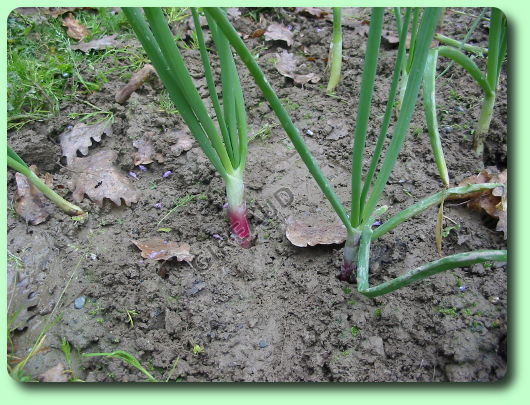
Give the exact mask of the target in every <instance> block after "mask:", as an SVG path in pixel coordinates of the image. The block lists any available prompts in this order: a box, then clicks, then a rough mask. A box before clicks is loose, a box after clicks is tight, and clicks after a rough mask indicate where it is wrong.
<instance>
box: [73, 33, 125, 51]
mask: <svg viewBox="0 0 530 405" xmlns="http://www.w3.org/2000/svg"><path fill="white" fill-rule="evenodd" d="M117 42H118V41H116V34H112V35H105V36H104V37H101V38H99V39H94V40H92V41H90V42H80V43H78V44H77V45H72V46H70V48H71V49H73V50H76V51H82V52H84V53H89V52H90V51H91V50H94V51H97V50H100V49H107V48H110V47H112V46H116V43H117Z"/></svg>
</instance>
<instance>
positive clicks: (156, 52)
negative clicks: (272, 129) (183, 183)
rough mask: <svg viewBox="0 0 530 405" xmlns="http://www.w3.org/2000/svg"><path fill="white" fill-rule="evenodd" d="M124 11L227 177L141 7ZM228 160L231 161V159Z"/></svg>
mask: <svg viewBox="0 0 530 405" xmlns="http://www.w3.org/2000/svg"><path fill="white" fill-rule="evenodd" d="M123 12H124V14H125V15H126V17H127V19H128V20H129V23H130V24H131V26H132V27H133V30H134V32H135V33H136V36H137V37H138V39H139V40H140V42H141V44H142V46H143V47H144V49H145V51H146V53H147V55H148V57H149V59H150V60H151V63H152V64H153V66H154V67H155V69H156V71H157V73H158V75H159V76H160V79H161V80H162V82H163V83H164V86H165V87H166V89H167V90H168V93H169V96H170V98H171V100H172V101H173V103H174V104H175V106H176V107H177V109H178V111H179V112H180V114H181V116H182V118H183V120H184V122H185V123H186V125H188V127H189V128H190V131H191V133H192V134H193V136H194V137H195V139H196V140H197V142H198V143H199V146H200V147H201V149H202V150H203V151H204V153H205V154H206V156H207V157H208V159H210V161H211V162H212V164H213V166H214V167H215V169H216V170H217V171H218V172H219V174H221V176H223V177H226V175H227V172H228V171H227V169H225V166H224V165H223V162H222V161H221V159H220V158H219V155H218V154H217V152H216V150H215V149H214V148H213V146H212V144H211V141H210V139H209V138H208V137H207V135H206V133H205V132H204V128H203V127H202V126H201V124H200V122H199V120H198V119H197V117H196V116H195V113H194V112H193V110H192V109H191V107H190V106H189V105H188V103H187V101H186V100H185V98H184V96H183V95H182V92H181V90H180V88H179V86H178V83H177V82H176V79H175V76H174V75H172V74H171V71H170V68H169V65H168V64H167V61H166V60H165V58H164V56H163V55H162V52H161V50H160V48H159V47H158V43H157V41H156V40H155V38H154V36H153V34H152V32H151V30H150V28H149V26H148V25H147V22H146V21H145V18H144V17H143V15H142V13H141V12H140V9H138V8H133V7H124V8H123ZM228 162H230V160H229V159H228Z"/></svg>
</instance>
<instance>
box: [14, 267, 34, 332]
mask: <svg viewBox="0 0 530 405" xmlns="http://www.w3.org/2000/svg"><path fill="white" fill-rule="evenodd" d="M7 291H8V293H7V294H8V295H7V301H8V308H7V313H8V319H12V323H11V324H10V326H9V327H10V328H11V329H16V330H18V331H22V330H24V329H25V328H26V327H27V326H28V325H27V323H28V321H29V320H30V319H31V318H33V317H34V316H35V315H36V312H35V311H32V310H31V309H32V308H35V307H36V306H37V304H38V303H39V298H38V294H37V292H36V291H37V290H36V288H35V286H34V285H32V283H31V279H30V277H29V276H28V275H26V274H24V273H23V272H21V271H20V269H17V268H16V266H11V265H9V263H8V266H7Z"/></svg>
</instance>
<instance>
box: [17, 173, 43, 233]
mask: <svg viewBox="0 0 530 405" xmlns="http://www.w3.org/2000/svg"><path fill="white" fill-rule="evenodd" d="M31 169H32V171H34V166H32V167H31ZM15 180H16V183H17V191H16V194H15V211H16V212H17V214H18V215H20V216H21V217H22V218H24V220H25V221H26V222H27V223H28V224H30V225H38V224H41V223H43V222H44V221H46V220H47V219H48V217H49V216H50V214H49V212H48V210H47V209H46V206H45V205H46V197H45V196H44V194H42V193H41V192H40V191H39V190H38V189H37V187H35V186H34V185H33V184H31V183H30V181H29V180H28V178H27V177H26V176H24V175H23V174H22V173H15ZM48 185H50V184H48Z"/></svg>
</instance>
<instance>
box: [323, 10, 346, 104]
mask: <svg viewBox="0 0 530 405" xmlns="http://www.w3.org/2000/svg"><path fill="white" fill-rule="evenodd" d="M341 16H342V9H341V8H340V7H333V38H332V40H331V43H330V45H329V65H330V75H329V82H328V87H327V89H326V91H327V92H328V94H329V93H332V92H333V90H335V87H337V85H338V84H339V81H340V71H341V67H342V24H341Z"/></svg>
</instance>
